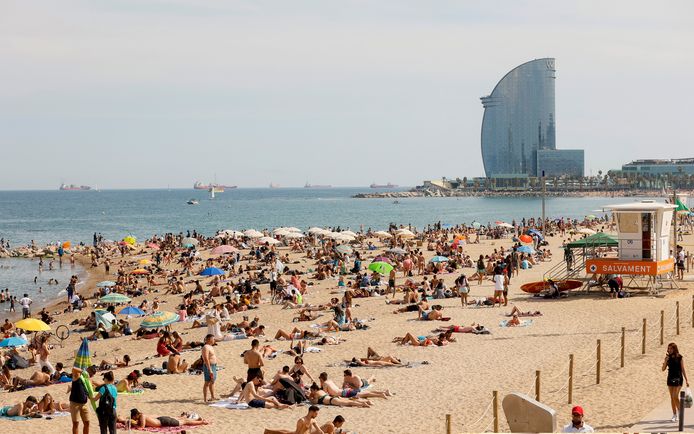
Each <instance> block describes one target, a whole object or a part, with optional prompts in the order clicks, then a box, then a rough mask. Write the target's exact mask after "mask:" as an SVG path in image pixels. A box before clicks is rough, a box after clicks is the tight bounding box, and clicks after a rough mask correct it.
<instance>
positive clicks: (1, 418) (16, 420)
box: [0, 416, 30, 422]
mask: <svg viewBox="0 0 694 434" xmlns="http://www.w3.org/2000/svg"><path fill="white" fill-rule="evenodd" d="M29 419H30V418H28V417H25V416H0V420H13V421H15V422H18V421H22V420H29Z"/></svg>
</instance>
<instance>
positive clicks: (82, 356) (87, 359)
mask: <svg viewBox="0 0 694 434" xmlns="http://www.w3.org/2000/svg"><path fill="white" fill-rule="evenodd" d="M73 366H74V367H75V368H77V369H81V370H83V371H85V370H86V369H87V368H88V367H90V366H92V356H91V353H90V352H89V341H88V340H87V338H82V343H81V344H80V348H79V349H78V350H77V355H76V356H75V364H74V365H73Z"/></svg>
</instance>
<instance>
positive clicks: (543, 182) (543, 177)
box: [541, 170, 547, 237]
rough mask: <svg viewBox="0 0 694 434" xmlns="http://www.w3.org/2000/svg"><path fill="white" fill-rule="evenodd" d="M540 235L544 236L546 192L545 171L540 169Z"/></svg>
mask: <svg viewBox="0 0 694 434" xmlns="http://www.w3.org/2000/svg"><path fill="white" fill-rule="evenodd" d="M541 179H542V236H543V237H544V236H545V193H546V192H547V190H546V188H547V185H546V182H545V171H544V170H543V171H542V178H541Z"/></svg>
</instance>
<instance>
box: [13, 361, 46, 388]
mask: <svg viewBox="0 0 694 434" xmlns="http://www.w3.org/2000/svg"><path fill="white" fill-rule="evenodd" d="M49 384H51V370H50V369H49V368H48V366H44V367H43V368H41V372H39V371H36V372H34V374H33V375H32V376H31V377H30V378H29V379H24V378H19V377H14V378H13V379H12V389H13V390H21V389H25V388H27V387H36V386H47V385H49Z"/></svg>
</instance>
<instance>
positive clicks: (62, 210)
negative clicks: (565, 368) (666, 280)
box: [0, 188, 636, 310]
mask: <svg viewBox="0 0 694 434" xmlns="http://www.w3.org/2000/svg"><path fill="white" fill-rule="evenodd" d="M373 191H374V190H371V189H369V188H332V189H304V188H296V189H288V188H287V189H284V188H283V189H267V188H266V189H235V190H227V191H225V192H224V193H219V194H217V195H216V197H215V199H214V200H210V199H209V197H208V193H207V192H206V191H203V190H192V189H190V190H104V191H99V192H97V191H84V192H81V191H0V238H5V239H6V240H9V241H10V244H11V246H18V245H23V244H29V243H30V242H31V241H32V240H34V241H35V242H36V243H37V244H45V243H50V242H62V241H71V242H72V243H73V244H76V243H79V242H84V243H87V244H89V243H91V240H92V234H93V233H94V232H100V233H101V234H103V236H104V237H105V238H106V239H111V240H121V239H122V238H123V237H124V236H126V235H133V236H135V237H137V238H138V239H140V240H144V239H145V238H147V237H149V236H151V235H152V234H155V233H156V234H162V233H165V232H174V233H178V232H180V231H183V232H185V231H186V230H188V229H190V230H193V229H196V230H197V231H199V232H202V233H203V234H207V235H211V234H214V233H215V231H217V230H219V229H237V230H243V229H249V228H255V229H258V230H262V229H264V228H273V227H277V226H296V227H298V228H301V229H304V230H305V229H308V228H309V227H310V226H338V225H339V226H341V227H342V228H350V229H352V230H359V229H360V228H361V226H362V225H363V227H364V229H368V228H373V229H387V227H388V225H389V223H391V222H392V223H397V224H405V225H408V224H411V225H413V226H415V227H418V228H422V227H425V226H426V225H427V224H431V223H435V222H441V223H443V224H452V225H454V224H457V223H463V222H467V223H471V222H473V221H479V222H480V223H482V224H486V223H488V222H494V221H496V220H505V221H508V222H510V221H511V220H512V219H514V218H516V219H517V220H520V219H521V218H522V217H538V216H540V215H541V200H540V199H539V198H513V197H503V198H481V197H470V198H405V199H397V202H398V203H394V202H395V200H394V199H352V198H351V196H352V195H354V194H357V193H363V192H373ZM192 198H195V199H198V200H199V201H200V203H199V205H188V204H187V203H186V202H187V201H188V200H189V199H192ZM634 200H636V199H634V198H548V199H547V200H546V215H547V216H548V217H562V216H563V217H570V218H579V219H581V218H583V217H584V216H585V215H587V214H600V213H599V212H597V211H596V210H599V209H600V208H601V207H602V206H604V205H608V204H613V203H624V202H628V201H634ZM56 267H57V261H56ZM37 269H38V263H37V262H36V261H31V260H22V259H6V260H0V289H3V290H4V288H6V287H7V288H10V291H11V292H12V293H14V294H18V295H21V293H23V292H25V291H26V292H28V293H30V294H32V296H34V297H35V299H37V300H39V299H47V298H49V297H54V296H55V295H56V294H57V292H58V291H60V290H62V289H64V288H65V285H64V283H65V282H66V278H68V277H69V276H70V275H71V274H76V271H77V272H81V270H71V269H70V266H69V264H66V265H65V266H63V268H62V269H61V270H55V271H50V272H49V271H44V272H43V273H42V274H41V275H40V276H39V282H38V283H37V284H36V285H34V283H33V279H34V276H36V275H37ZM51 277H54V278H56V279H57V280H58V281H59V282H60V284H59V285H51V286H48V285H46V284H45V283H46V282H47V281H48V279H49V278H51ZM42 283H43V284H42ZM39 286H42V288H43V293H42V294H39V293H38V292H37V290H38V287H39ZM4 308H6V307H4V306H3V307H0V310H2V309H4Z"/></svg>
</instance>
